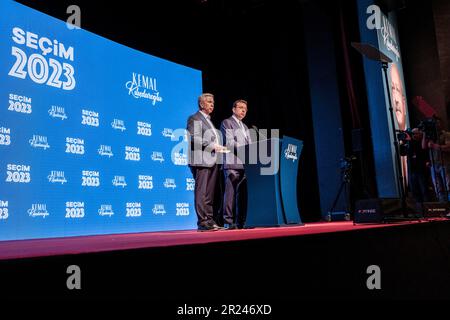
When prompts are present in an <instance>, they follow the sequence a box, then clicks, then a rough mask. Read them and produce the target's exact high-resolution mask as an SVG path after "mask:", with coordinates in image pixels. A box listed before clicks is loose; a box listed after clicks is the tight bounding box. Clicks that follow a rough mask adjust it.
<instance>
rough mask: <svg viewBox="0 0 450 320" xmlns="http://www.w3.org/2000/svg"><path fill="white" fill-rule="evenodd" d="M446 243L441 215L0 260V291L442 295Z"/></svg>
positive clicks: (448, 258)
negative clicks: (375, 274) (77, 271)
mask: <svg viewBox="0 0 450 320" xmlns="http://www.w3.org/2000/svg"><path fill="white" fill-rule="evenodd" d="M449 248H450V221H436V222H424V223H419V224H408V225H402V226H397V227H394V228H378V229H368V230H358V231H349V232H338V233H328V234H316V235H307V236H295V237H286V238H274V239H262V240H249V241H240V242H226V243H214V244H208V245H189V246H178V247H167V248H153V249H139V250H128V251H118V252H108V253H97V254H82V255H73V256H56V257H46V258H34V259H23V260H7V261H1V262H0V283H1V295H2V297H1V298H2V301H4V300H5V299H7V300H9V299H18V300H24V299H27V298H29V299H37V300H39V299H47V298H52V299H63V300H66V299H67V300H74V299H75V300H77V299H97V298H98V299H109V298H115V299H146V300H148V301H150V302H153V303H156V302H157V301H162V300H164V301H165V303H167V302H168V301H172V302H174V301H176V303H177V304H180V303H181V304H182V303H188V302H196V303H198V304H199V303H203V304H206V303H225V302H230V301H233V303H239V302H241V303H243V302H245V301H251V303H253V304H258V303H259V304H264V303H267V301H274V300H277V301H280V300H284V299H287V301H295V300H300V301H305V300H327V299H333V300H334V299H337V300H347V301H350V300H349V299H369V300H373V299H449V298H450V254H449ZM69 265H78V266H79V267H80V268H81V285H82V288H81V290H80V291H70V290H68V289H67V288H66V280H67V277H68V276H69V275H68V274H66V269H67V267H68V266H69ZM370 265H378V266H379V267H380V268H381V290H372V291H371V290H368V289H367V287H366V281H367V279H368V277H369V276H370V275H368V274H367V273H366V270H367V267H368V266H370ZM162 305H164V304H162ZM172 311H173V310H172ZM172 311H171V312H172Z"/></svg>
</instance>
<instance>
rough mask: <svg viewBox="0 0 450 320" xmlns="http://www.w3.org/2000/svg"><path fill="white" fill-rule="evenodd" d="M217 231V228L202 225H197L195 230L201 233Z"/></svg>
mask: <svg viewBox="0 0 450 320" xmlns="http://www.w3.org/2000/svg"><path fill="white" fill-rule="evenodd" d="M217 230H219V228H218V227H217V226H216V227H214V226H213V225H209V224H203V225H199V226H198V228H197V231H200V232H203V231H217Z"/></svg>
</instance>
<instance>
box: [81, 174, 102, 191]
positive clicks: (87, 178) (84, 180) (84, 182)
mask: <svg viewBox="0 0 450 320" xmlns="http://www.w3.org/2000/svg"><path fill="white" fill-rule="evenodd" d="M81 186H82V187H94V188H98V187H100V172H98V171H88V170H83V171H82V172H81Z"/></svg>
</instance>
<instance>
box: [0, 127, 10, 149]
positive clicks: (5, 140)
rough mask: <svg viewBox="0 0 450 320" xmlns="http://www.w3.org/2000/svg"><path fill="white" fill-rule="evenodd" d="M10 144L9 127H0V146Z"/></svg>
mask: <svg viewBox="0 0 450 320" xmlns="http://www.w3.org/2000/svg"><path fill="white" fill-rule="evenodd" d="M9 145H11V129H10V128H5V127H0V146H9Z"/></svg>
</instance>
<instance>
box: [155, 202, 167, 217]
mask: <svg viewBox="0 0 450 320" xmlns="http://www.w3.org/2000/svg"><path fill="white" fill-rule="evenodd" d="M152 212H153V214H154V215H155V216H158V215H161V216H163V215H165V214H166V209H165V208H164V205H163V204H155V205H154V206H153V208H152Z"/></svg>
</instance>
